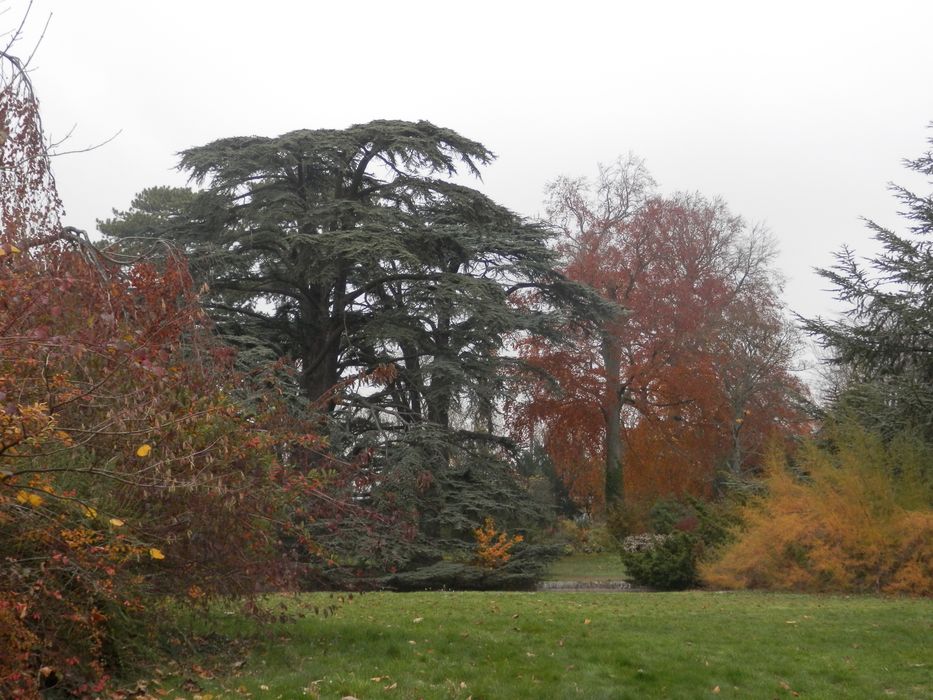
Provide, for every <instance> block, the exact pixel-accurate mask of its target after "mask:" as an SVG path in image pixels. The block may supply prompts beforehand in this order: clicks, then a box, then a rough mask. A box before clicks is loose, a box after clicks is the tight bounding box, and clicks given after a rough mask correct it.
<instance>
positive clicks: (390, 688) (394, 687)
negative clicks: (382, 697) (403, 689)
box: [383, 683, 398, 690]
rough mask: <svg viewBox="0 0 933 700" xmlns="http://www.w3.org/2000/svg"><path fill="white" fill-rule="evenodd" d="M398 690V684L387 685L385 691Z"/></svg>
mask: <svg viewBox="0 0 933 700" xmlns="http://www.w3.org/2000/svg"><path fill="white" fill-rule="evenodd" d="M396 688H398V683H393V684H392V685H387V686H386V687H385V688H383V690H395V689H396Z"/></svg>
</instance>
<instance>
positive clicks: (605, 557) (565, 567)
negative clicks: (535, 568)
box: [545, 552, 625, 581]
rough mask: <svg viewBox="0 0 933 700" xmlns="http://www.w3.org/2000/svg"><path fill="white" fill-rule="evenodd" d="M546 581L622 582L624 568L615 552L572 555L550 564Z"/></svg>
mask: <svg viewBox="0 0 933 700" xmlns="http://www.w3.org/2000/svg"><path fill="white" fill-rule="evenodd" d="M545 580H546V581H623V580H625V567H624V566H623V565H622V558H621V557H620V556H619V555H618V553H616V552H605V553H603V554H573V555H571V556H566V557H561V558H560V559H557V560H555V561H554V563H553V564H551V568H550V569H548V572H547V575H546V576H545Z"/></svg>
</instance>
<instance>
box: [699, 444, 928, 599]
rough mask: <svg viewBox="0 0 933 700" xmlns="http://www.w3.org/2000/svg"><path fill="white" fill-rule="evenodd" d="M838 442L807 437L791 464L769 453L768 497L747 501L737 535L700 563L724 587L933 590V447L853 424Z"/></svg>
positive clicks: (710, 580)
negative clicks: (932, 474)
mask: <svg viewBox="0 0 933 700" xmlns="http://www.w3.org/2000/svg"><path fill="white" fill-rule="evenodd" d="M832 438H833V441H832V442H833V444H834V448H833V449H832V450H830V449H828V448H826V447H820V446H818V445H816V444H813V443H811V444H808V445H806V446H805V447H804V448H803V449H802V451H801V452H800V454H798V455H797V459H796V471H797V472H798V474H799V475H800V476H798V475H795V474H792V473H791V472H790V471H789V469H788V468H787V464H786V458H785V456H784V455H782V454H779V453H774V454H772V455H771V457H770V458H769V460H768V476H767V486H768V495H767V497H765V498H763V499H761V500H759V501H758V502H756V503H752V504H751V505H749V506H748V507H747V508H746V509H745V511H744V513H743V522H744V526H743V529H742V531H741V532H740V533H739V535H738V537H737V539H736V541H735V542H734V543H733V544H732V545H731V546H729V547H728V548H727V549H726V550H725V551H724V552H723V554H722V555H721V557H720V558H719V559H718V560H717V561H714V562H711V563H708V564H706V565H704V566H702V567H701V576H702V578H703V580H704V581H705V582H706V583H707V584H709V585H711V586H714V587H718V588H767V589H776V590H798V591H839V592H843V591H845V592H883V593H901V594H909V595H924V596H929V595H931V594H933V510H931V508H930V500H929V483H928V477H927V474H928V473H929V471H930V466H931V465H930V459H931V451H930V449H929V447H925V446H923V444H922V443H917V442H916V441H912V440H910V439H908V438H902V439H900V440H896V441H894V442H892V443H891V444H890V445H888V446H885V445H884V444H882V442H881V441H880V440H879V439H878V438H877V437H875V436H873V435H870V434H868V433H866V432H864V431H862V430H859V429H856V428H852V427H851V426H849V427H837V428H834V429H833V434H832Z"/></svg>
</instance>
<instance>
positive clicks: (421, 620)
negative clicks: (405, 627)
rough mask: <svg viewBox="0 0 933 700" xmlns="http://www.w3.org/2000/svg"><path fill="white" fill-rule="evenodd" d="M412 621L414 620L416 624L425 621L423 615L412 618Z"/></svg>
mask: <svg viewBox="0 0 933 700" xmlns="http://www.w3.org/2000/svg"><path fill="white" fill-rule="evenodd" d="M412 622H414V623H415V624H418V623H419V622H424V618H423V617H416V618H415V619H414V620H412Z"/></svg>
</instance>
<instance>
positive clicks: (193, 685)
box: [181, 678, 204, 693]
mask: <svg viewBox="0 0 933 700" xmlns="http://www.w3.org/2000/svg"><path fill="white" fill-rule="evenodd" d="M181 689H182V690H184V691H185V692H186V693H200V692H201V691H202V690H204V688H202V687H201V686H200V685H199V684H198V682H197V681H196V680H194V679H193V678H186V679H185V680H184V681H182V684H181Z"/></svg>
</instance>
